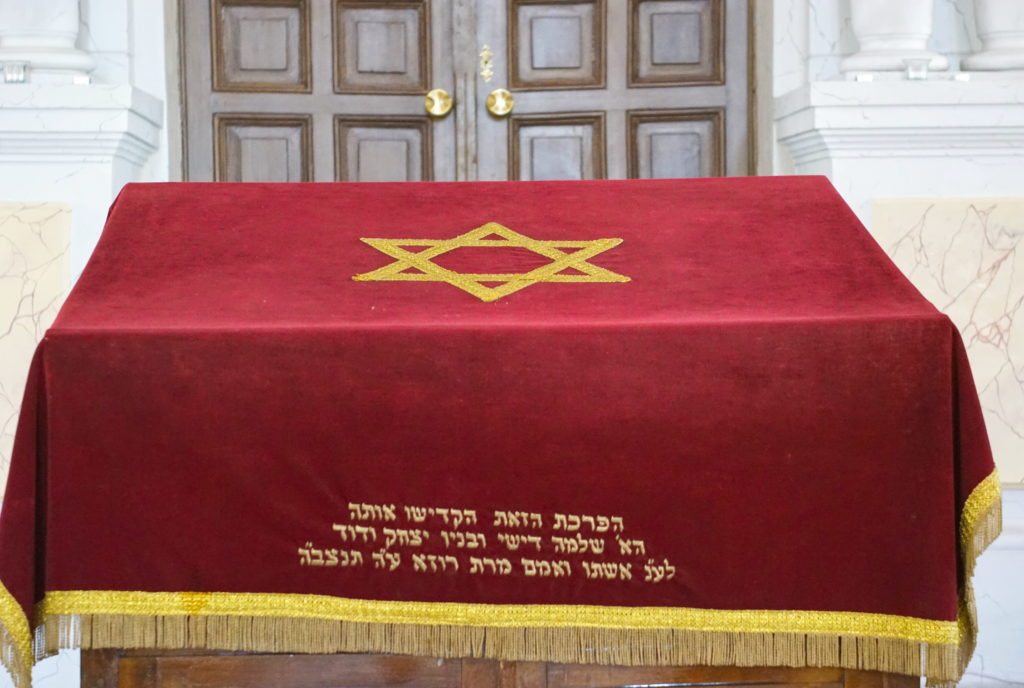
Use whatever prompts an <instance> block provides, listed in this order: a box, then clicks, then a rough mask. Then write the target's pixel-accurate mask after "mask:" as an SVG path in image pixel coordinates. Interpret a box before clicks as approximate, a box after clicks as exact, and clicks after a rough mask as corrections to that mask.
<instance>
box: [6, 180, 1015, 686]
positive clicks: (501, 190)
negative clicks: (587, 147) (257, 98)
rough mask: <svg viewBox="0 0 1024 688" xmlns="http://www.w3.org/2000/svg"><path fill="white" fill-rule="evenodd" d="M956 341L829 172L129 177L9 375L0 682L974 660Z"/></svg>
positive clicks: (976, 543)
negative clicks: (82, 665)
mask: <svg viewBox="0 0 1024 688" xmlns="http://www.w3.org/2000/svg"><path fill="white" fill-rule="evenodd" d="M998 507H999V493H998V480H997V478H996V476H995V474H994V470H993V464H992V460H991V455H990V451H989V446H988V442H987V439H986V436H985V430H984V426H983V423H982V416H981V410H980V408H979V405H978V400H977V396H976V392H975V389H974V385H973V382H972V380H971V375H970V370H969V368H968V363H967V358H966V356H965V354H964V348H963V346H962V344H961V341H960V338H959V335H958V333H957V331H956V329H955V328H954V327H953V326H952V325H951V323H950V322H949V321H948V319H947V318H946V317H945V316H944V315H942V314H941V313H939V312H938V311H937V310H936V309H935V308H934V307H932V306H931V305H930V304H929V303H928V302H926V301H925V300H924V299H923V298H922V297H921V296H920V295H919V294H918V293H917V292H916V290H915V289H914V288H913V287H912V286H911V284H910V283H909V282H908V281H907V280H906V279H905V278H904V277H903V276H902V275H901V274H900V273H899V271H898V270H897V269H896V268H895V267H894V266H893V264H892V263H891V262H890V261H889V260H888V258H887V257H886V256H885V255H884V253H883V252H882V251H881V250H880V249H879V247H878V246H877V245H876V244H875V243H874V242H873V240H872V239H871V238H870V236H869V235H868V234H867V232H866V231H865V230H864V229H863V227H862V226H861V225H860V223H859V222H858V221H857V220H856V218H855V217H854V215H853V214H852V212H851V211H850V210H849V209H848V208H847V207H846V206H845V204H844V203H843V202H842V200H841V199H840V198H839V196H838V195H837V194H836V193H835V192H834V191H833V189H832V188H831V186H830V185H829V184H828V182H827V181H826V180H824V179H823V178H799V177H794V178H759V179H714V180H691V181H670V180H664V181H629V182H614V181H608V182H575V183H565V182H536V183H460V184H444V183H427V184H289V185H284V184H282V185H275V184H142V185H129V186H128V187H126V188H125V190H124V191H123V192H122V194H121V196H120V197H119V199H118V200H117V202H116V203H115V204H114V206H113V208H112V210H111V214H110V218H109V220H108V223H107V226H106V228H105V230H104V233H103V236H102V238H101V240H100V243H99V246H98V247H97V249H96V251H95V253H94V254H93V256H92V259H91V260H90V262H89V265H88V267H87V268H86V270H85V272H84V273H83V275H82V277H81V279H80V280H79V281H78V283H77V285H76V286H75V288H74V290H73V292H72V294H71V295H70V297H69V299H68V301H67V302H66V304H65V305H64V308H63V309H62V311H61V313H60V316H59V317H58V319H57V321H56V323H55V325H54V326H53V328H51V329H50V331H49V333H48V334H47V336H46V338H45V340H44V341H43V342H42V344H41V345H40V347H39V350H38V352H37V355H36V357H35V360H34V362H33V365H32V369H31V373H30V379H29V384H28V387H27V391H26V397H25V403H24V406H23V410H22V416H21V419H20V424H19V427H18V434H17V440H16V446H15V453H14V458H13V462H12V467H11V473H10V479H9V483H8V488H7V493H6V498H5V501H4V504H3V510H2V513H0V580H2V582H3V585H4V586H5V589H4V590H3V592H2V595H0V597H2V599H0V621H2V626H3V630H2V640H3V660H4V663H5V664H6V666H8V667H9V668H10V669H11V670H12V671H13V673H14V674H15V675H16V677H18V680H19V681H20V682H21V683H22V685H25V683H26V682H27V671H28V667H29V665H30V663H31V656H32V648H31V646H30V627H34V626H37V625H41V629H40V630H39V634H38V643H37V648H36V649H37V650H38V651H39V652H46V651H52V650H54V649H55V648H57V647H59V646H64V645H68V646H81V647H85V648H99V647H150V648H186V647H193V648H208V649H224V650H246V651H263V652H267V651H269V652H319V653H322V652H341V651H370V652H402V653H412V654H422V655H432V656H441V657H469V656H483V657H495V658H501V659H510V660H544V661H560V662H591V663H608V664H611V663H614V664H626V665H630V664H634V665H639V664H653V665H658V664H699V665H733V666H754V665H768V666H797V667H799V666H835V667H850V668H860V669H873V670H880V671H889V672H900V673H906V674H923V675H926V676H927V677H928V678H929V680H931V681H932V682H944V681H953V680H955V679H957V678H958V677H959V676H960V674H961V673H962V670H963V667H964V665H965V662H966V659H967V657H968V656H969V654H970V651H971V648H972V646H973V640H974V636H975V622H974V616H973V611H972V605H971V595H970V588H969V578H970V573H971V569H972V567H973V563H974V560H975V558H976V557H977V555H978V554H979V553H980V551H981V550H982V549H983V548H984V547H985V546H986V545H987V544H988V543H989V542H990V541H991V540H992V539H993V538H994V537H995V535H996V534H997V532H998V529H999V513H998Z"/></svg>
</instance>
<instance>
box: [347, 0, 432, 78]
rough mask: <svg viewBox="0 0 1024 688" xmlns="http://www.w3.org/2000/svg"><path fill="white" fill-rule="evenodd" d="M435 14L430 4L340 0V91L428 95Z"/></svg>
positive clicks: (424, 0)
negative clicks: (431, 32) (431, 34)
mask: <svg viewBox="0 0 1024 688" xmlns="http://www.w3.org/2000/svg"><path fill="white" fill-rule="evenodd" d="M429 15H430V12H429V7H428V5H427V2H426V0H418V1H415V2H394V1H392V0H335V3H334V90H335V91H336V92H338V93H425V92H426V91H427V90H428V89H429V86H428V85H427V81H428V79H429V76H430V58H429V56H430V20H429Z"/></svg>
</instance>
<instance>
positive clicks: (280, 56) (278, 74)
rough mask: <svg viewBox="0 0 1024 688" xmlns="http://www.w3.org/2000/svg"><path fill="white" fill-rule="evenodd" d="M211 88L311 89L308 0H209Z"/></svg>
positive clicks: (257, 90) (297, 90)
mask: <svg viewBox="0 0 1024 688" xmlns="http://www.w3.org/2000/svg"><path fill="white" fill-rule="evenodd" d="M211 12H212V17H211V35H210V41H211V46H210V49H211V51H212V57H213V90H214V91H247V92H288V93H295V92H298V93H308V92H310V91H311V90H312V80H311V77H310V74H311V67H310V50H309V7H308V4H307V0H214V2H213V4H212V5H211Z"/></svg>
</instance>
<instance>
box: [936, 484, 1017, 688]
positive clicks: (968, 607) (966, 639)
mask: <svg viewBox="0 0 1024 688" xmlns="http://www.w3.org/2000/svg"><path fill="white" fill-rule="evenodd" d="M1002 530H1003V502H1002V498H1001V493H1000V488H999V472H998V471H997V470H993V471H992V472H991V473H990V474H989V475H988V477H987V478H985V479H984V480H982V481H981V482H980V483H978V484H977V485H976V486H975V487H974V489H973V490H971V494H970V495H968V497H967V501H966V502H964V508H963V510H962V511H961V512H960V533H959V534H960V558H961V563H962V566H963V588H962V589H961V590H960V591H959V597H960V602H959V607H960V609H959V613H958V615H957V623H958V624H959V626H960V643H959V656H958V658H957V669H958V671H957V679H956V680H959V678H960V676H962V675H963V673H964V671H965V670H966V669H967V664H968V663H969V662H970V661H971V656H972V655H973V654H974V648H975V647H976V645H977V639H978V608H977V606H976V605H975V601H974V586H973V585H972V584H971V578H972V577H973V576H974V567H975V565H976V564H977V562H978V557H980V556H981V553H982V552H984V551H985V550H986V549H988V546H989V545H991V544H992V542H993V541H994V540H995V539H996V538H997V537H999V533H1000V532H1002ZM928 676H929V681H928V685H929V686H934V685H939V684H941V683H942V682H939V681H934V682H933V681H932V680H931V675H930V674H929V675H928ZM948 688H953V686H949V687H948Z"/></svg>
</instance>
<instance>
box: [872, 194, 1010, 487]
mask: <svg viewBox="0 0 1024 688" xmlns="http://www.w3.org/2000/svg"><path fill="white" fill-rule="evenodd" d="M872 217H873V220H872V234H873V235H874V236H875V238H876V239H877V240H878V242H879V243H880V244H881V245H882V247H883V248H884V249H885V250H886V252H888V254H889V255H890V256H891V257H892V259H893V260H894V261H895V262H896V264H897V265H898V266H899V267H900V269H901V270H903V272H904V274H906V275H907V276H908V277H909V278H910V279H911V281H913V283H914V284H915V285H916V286H917V288H918V289H919V290H921V292H922V293H923V294H924V295H925V297H927V298H928V299H929V300H930V301H931V302H932V303H934V304H935V305H936V306H937V307H938V308H939V309H941V310H942V311H943V312H945V313H946V314H948V315H949V316H950V318H952V319H953V322H955V323H956V324H957V326H958V327H959V328H960V331H961V333H962V334H963V338H964V343H965V344H966V345H967V351H968V354H969V355H970V358H971V369H972V371H973V373H974V379H975V382H976V384H977V386H978V393H979V395H980V396H981V404H982V406H983V407H984V409H985V421H986V425H987V427H988V433H989V438H990V440H991V442H992V450H993V453H994V454H995V457H996V464H997V465H998V466H999V472H1000V476H1001V477H1002V479H1003V481H1004V482H1005V483H1011V484H1016V485H1018V486H1022V487H1024V198H983V199H887V200H876V201H875V203H874V207H873V214H872Z"/></svg>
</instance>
